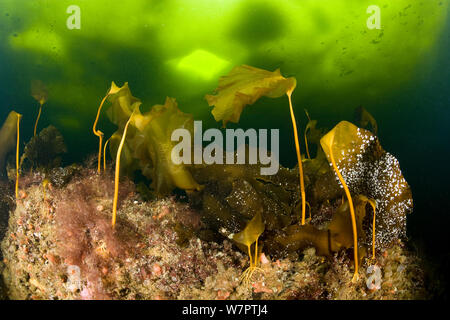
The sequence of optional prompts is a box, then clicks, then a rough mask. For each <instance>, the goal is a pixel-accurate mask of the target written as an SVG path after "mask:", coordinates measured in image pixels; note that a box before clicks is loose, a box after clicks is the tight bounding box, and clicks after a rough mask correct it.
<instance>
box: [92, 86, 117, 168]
mask: <svg viewBox="0 0 450 320" xmlns="http://www.w3.org/2000/svg"><path fill="white" fill-rule="evenodd" d="M119 90H120V88H119V87H117V86H116V84H115V83H114V81H113V82H112V83H111V87H110V88H109V90H108V92H107V93H106V95H105V96H104V97H103V99H102V101H101V102H100V106H99V107H98V110H97V116H96V118H95V121H94V125H93V127H92V131H93V132H94V134H95V135H96V136H97V137H98V138H99V143H98V166H97V172H98V173H100V172H101V167H100V163H101V159H102V146H103V136H104V134H103V132H101V131H100V130H97V124H98V120H99V118H100V112H101V111H102V107H103V104H104V103H105V101H106V99H107V98H108V97H109V96H110V95H112V94H114V93H116V92H118V91H119Z"/></svg>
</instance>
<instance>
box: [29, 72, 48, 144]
mask: <svg viewBox="0 0 450 320" xmlns="http://www.w3.org/2000/svg"><path fill="white" fill-rule="evenodd" d="M31 95H32V96H33V98H34V99H36V100H37V101H38V102H39V112H38V115H37V118H36V122H35V124H34V135H35V136H36V132H37V126H38V122H39V118H40V117H41V113H42V106H43V105H44V103H45V102H46V101H47V98H48V91H47V88H46V87H45V85H44V83H43V82H42V81H40V80H33V81H32V82H31Z"/></svg>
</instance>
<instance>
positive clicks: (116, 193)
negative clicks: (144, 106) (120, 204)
mask: <svg viewBox="0 0 450 320" xmlns="http://www.w3.org/2000/svg"><path fill="white" fill-rule="evenodd" d="M133 115H134V111H133V113H132V114H131V116H130V118H129V119H128V121H127V123H126V125H125V128H124V130H123V135H122V140H120V144H119V149H117V155H116V174H115V178H114V201H113V214H112V227H113V228H114V227H115V225H116V216H117V201H118V198H119V174H120V155H121V154H122V149H123V144H124V143H125V137H126V136H127V130H128V126H129V124H130V122H131V119H132V118H133ZM99 159H100V158H99Z"/></svg>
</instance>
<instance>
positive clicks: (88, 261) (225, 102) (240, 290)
mask: <svg viewBox="0 0 450 320" xmlns="http://www.w3.org/2000/svg"><path fill="white" fill-rule="evenodd" d="M296 84H297V81H296V79H295V78H292V77H291V78H285V77H283V76H282V75H281V73H280V71H279V70H276V71H274V72H269V71H266V70H262V69H258V68H254V67H250V66H245V65H244V66H240V67H235V68H234V69H233V70H232V71H231V72H230V73H229V74H228V75H226V76H224V77H222V78H221V79H220V80H219V87H218V88H217V89H216V95H206V100H207V102H208V104H209V105H210V106H214V108H213V109H212V114H213V116H214V118H215V120H216V121H222V122H223V126H225V125H226V124H227V122H235V123H236V122H238V121H239V118H240V115H241V113H242V111H243V108H244V107H245V106H246V105H251V104H253V103H255V102H256V101H257V100H258V99H259V98H260V97H262V96H266V97H270V98H277V97H281V96H283V95H285V94H286V95H287V97H288V102H289V110H290V116H291V119H292V126H293V130H294V140H295V146H296V154H297V160H298V166H296V167H295V168H293V169H288V168H283V167H280V169H279V170H278V172H277V173H276V174H274V175H262V174H261V171H260V169H261V165H259V164H242V165H241V164H224V165H218V164H211V165H206V164H193V165H187V164H183V163H178V164H175V163H174V162H173V161H172V158H171V156H172V154H171V150H172V149H173V147H174V146H175V142H174V141H172V137H171V136H172V132H173V131H174V130H175V129H178V128H184V129H187V130H189V131H190V132H191V133H193V130H194V125H193V116H192V115H190V114H187V113H184V112H182V111H181V110H180V109H179V108H178V104H177V102H176V100H175V98H170V97H167V98H166V101H165V103H164V104H163V105H154V106H153V107H152V108H150V110H149V111H148V112H145V113H142V112H141V110H140V106H141V104H142V102H141V101H140V99H138V98H136V97H134V96H133V95H132V94H131V91H130V88H129V87H128V83H125V84H124V85H123V86H122V87H119V86H117V85H116V84H115V83H114V82H112V84H111V87H110V89H109V90H108V92H107V94H106V96H105V97H104V98H103V99H102V101H101V103H100V106H99V107H98V109H97V115H96V118H95V121H94V124H93V133H94V134H95V135H96V136H98V137H99V150H98V156H97V157H96V158H95V160H93V161H95V162H96V168H94V167H95V165H93V162H92V161H91V162H89V163H85V164H84V166H83V167H80V166H76V165H72V166H69V167H61V166H60V162H58V161H55V159H57V158H58V155H60V154H62V153H64V152H65V151H66V150H65V146H64V143H63V140H62V137H61V135H60V134H59V132H58V131H57V130H56V129H55V128H54V127H49V128H45V129H44V130H42V132H41V133H40V134H38V135H37V134H35V136H34V137H33V138H32V139H31V140H30V142H29V143H28V144H27V145H26V146H25V149H24V155H23V156H22V160H21V162H20V163H19V148H18V146H19V120H20V117H17V118H16V119H15V120H17V121H15V123H13V121H12V120H11V119H13V116H14V115H15V113H11V114H12V116H11V115H10V116H9V117H8V119H7V120H6V122H5V124H4V126H3V128H2V129H1V131H0V141H1V142H2V144H1V145H0V164H1V162H4V161H5V160H6V157H7V154H8V153H9V152H10V151H11V149H12V143H13V142H16V143H17V148H16V161H17V163H16V169H17V170H16V171H17V176H16V179H15V182H16V198H17V201H16V205H15V208H14V207H12V206H11V211H10V219H9V227H8V230H7V232H6V235H5V238H4V240H3V242H2V253H3V256H4V258H5V259H4V263H5V265H4V271H3V276H4V279H5V281H4V282H5V286H6V290H7V293H8V295H9V297H10V298H13V299H379V298H397V299H409V298H425V297H426V292H425V290H424V285H423V272H422V270H421V267H420V264H419V260H418V259H417V258H416V257H415V256H414V255H413V254H412V253H411V252H410V251H409V250H408V249H407V248H406V247H405V245H404V241H405V239H406V237H405V231H406V215H407V214H408V213H409V212H411V211H412V196H411V191H410V189H409V186H408V184H407V182H406V181H405V179H404V177H403V175H402V173H401V171H400V167H399V164H398V161H397V160H396V159H395V158H394V157H393V156H392V155H391V154H389V153H387V152H386V151H384V150H383V149H382V148H381V145H380V143H379V141H378V138H377V137H376V135H375V134H376V132H377V130H378V127H377V124H376V121H375V119H374V118H373V117H372V116H371V115H370V114H369V113H368V112H367V111H366V110H364V109H363V108H359V109H358V112H357V114H358V116H359V120H360V121H361V126H362V127H367V126H368V125H369V124H370V126H371V127H372V130H373V131H374V133H372V132H370V131H368V130H365V129H363V128H359V127H357V126H355V125H354V124H351V123H349V122H347V121H342V122H340V123H338V124H337V125H336V126H335V127H334V128H333V129H332V130H330V131H328V132H326V130H324V129H322V128H318V127H317V121H316V120H311V118H310V117H309V114H308V112H307V111H306V110H305V113H306V115H307V118H308V123H307V125H306V128H305V130H304V140H305V148H306V157H304V159H302V155H301V152H300V145H299V138H298V133H297V131H298V129H297V123H296V119H295V115H294V110H293V105H292V99H291V96H292V93H293V91H294V89H295V88H296ZM42 101H44V102H45V100H42ZM104 106H105V107H106V108H107V110H106V115H107V116H108V118H109V119H110V120H111V122H112V123H114V124H115V125H117V131H116V132H115V133H114V134H112V135H111V137H110V138H109V139H107V141H106V143H105V144H104V145H103V136H104V134H103V132H101V131H100V130H98V128H97V125H98V122H99V119H100V117H101V114H102V113H101V111H102V109H103V107H104ZM41 107H42V105H41ZM35 127H37V121H36V125H35ZM13 131H16V133H17V136H16V140H15V141H14V136H13V135H12V133H13ZM51 140H54V141H58V143H56V144H54V147H53V149H51V148H50V149H49V150H50V151H51V152H50V153H49V154H51V156H49V157H50V158H51V159H50V158H45V157H43V156H42V154H40V153H39V152H38V151H39V150H42V149H45V148H46V147H45V146H46V144H47V143H49V142H47V141H51ZM308 141H309V143H314V144H316V145H317V152H316V156H315V157H314V158H313V157H311V152H310V148H309V145H308ZM107 147H109V150H110V154H111V159H112V161H113V163H111V164H108V162H107V158H106V151H107ZM246 151H248V150H246ZM102 152H103V171H102V170H101V159H102ZM235 155H236V154H235ZM25 160H28V168H29V171H28V172H23V176H22V177H21V180H20V190H21V191H20V192H21V193H22V194H21V195H20V196H19V194H18V188H19V179H18V174H19V165H20V164H22V163H24V164H26V162H25ZM112 168H114V170H113V169H112ZM95 171H96V172H97V173H98V174H93V173H94V172H95ZM137 172H138V173H139V175H140V176H142V177H144V178H145V179H147V182H149V187H147V185H146V184H145V183H144V184H143V183H142V182H141V183H140V184H138V185H137V186H135V185H134V183H133V177H134V176H135V174H136V173H137ZM49 190H51V192H49ZM174 190H178V191H177V194H178V196H177V197H174V196H173V191H174ZM180 192H181V193H182V194H183V195H182V196H180ZM306 198H308V201H306ZM306 206H308V209H309V218H308V219H306ZM111 212H112V217H111ZM299 212H301V215H300V216H299V214H298V213H299ZM349 250H352V251H353V255H350V254H349ZM246 255H248V257H246ZM246 265H248V268H247V269H245V271H244V272H242V270H243V269H244V267H245V266H246ZM375 266H376V267H375ZM374 268H375V269H376V268H381V270H383V272H382V273H381V276H380V277H381V278H382V279H381V280H380V279H378V278H377V279H375V280H376V281H377V283H378V282H380V281H381V285H380V286H378V285H377V286H374V285H372V284H371V283H372V281H375V280H374V277H375V274H371V272H372V271H373V270H375V269H374ZM377 270H378V269H377ZM377 272H378V271H377ZM378 276H379V274H378V273H377V277H378ZM24 279H25V280H24ZM352 280H353V281H352ZM342 284H346V285H344V286H343V285H342ZM374 288H375V289H374Z"/></svg>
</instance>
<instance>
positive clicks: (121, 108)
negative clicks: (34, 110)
mask: <svg viewBox="0 0 450 320" xmlns="http://www.w3.org/2000/svg"><path fill="white" fill-rule="evenodd" d="M108 100H109V101H110V102H111V107H110V108H109V109H108V111H107V114H108V117H109V118H110V120H111V121H112V122H113V123H115V124H116V125H117V126H118V127H119V128H118V130H117V131H116V132H115V133H114V134H113V136H112V137H111V139H110V142H109V144H110V150H111V155H112V156H113V158H114V156H115V155H116V153H117V149H118V146H119V143H120V140H121V137H122V134H123V131H124V128H125V124H126V123H127V121H128V119H130V120H131V121H130V127H129V132H128V134H127V139H126V141H125V142H124V146H123V150H122V157H123V158H122V165H121V167H122V168H123V169H124V170H126V172H128V173H129V174H131V173H133V172H134V171H135V170H140V171H141V173H142V175H144V176H145V177H147V178H148V179H151V180H152V185H151V186H152V188H153V189H154V190H155V191H156V192H157V193H158V194H160V195H164V194H168V193H170V192H171V191H173V189H174V188H180V189H184V190H200V189H201V186H200V185H199V184H198V183H197V182H196V181H195V180H194V179H193V178H192V176H191V174H190V172H189V171H188V169H187V167H186V166H185V165H184V164H175V163H173V162H172V158H171V152H172V148H173V147H174V146H175V143H174V142H173V141H172V140H171V135H172V132H173V131H174V130H175V129H178V128H185V129H187V130H189V131H190V132H191V134H193V117H192V116H191V115H189V114H186V113H184V112H182V111H181V110H179V109H178V105H177V103H176V101H175V99H174V98H169V97H167V98H166V101H165V104H164V105H154V106H153V107H152V108H151V109H150V111H149V112H147V113H145V114H142V113H141V112H140V109H139V106H140V104H141V102H140V100H139V99H137V98H135V97H133V96H132V94H131V91H130V89H129V88H128V85H127V84H125V85H124V86H123V87H121V88H119V90H117V91H116V92H115V93H114V94H111V95H110V96H109V97H108ZM133 110H134V114H133V116H131V114H132V112H133ZM130 117H131V118H130Z"/></svg>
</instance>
